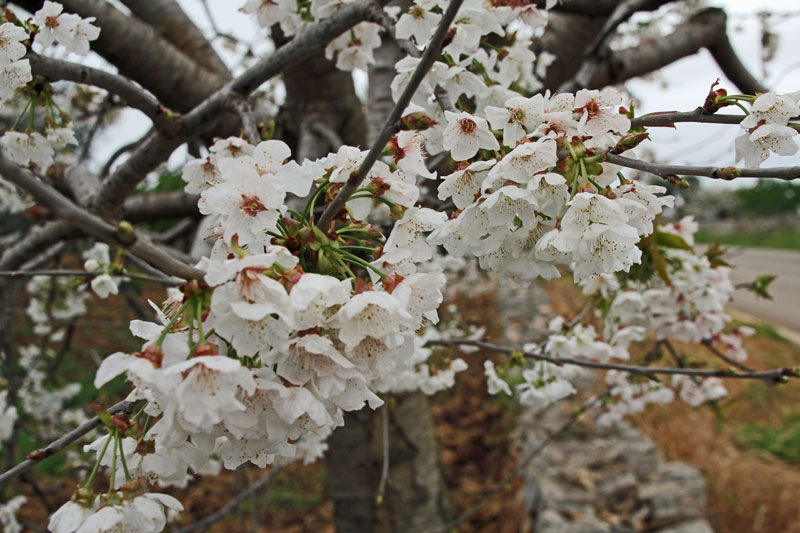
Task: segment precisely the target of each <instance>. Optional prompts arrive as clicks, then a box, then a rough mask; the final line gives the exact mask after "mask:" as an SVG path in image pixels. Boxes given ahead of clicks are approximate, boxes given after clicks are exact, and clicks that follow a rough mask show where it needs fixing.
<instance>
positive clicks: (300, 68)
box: [280, 50, 367, 160]
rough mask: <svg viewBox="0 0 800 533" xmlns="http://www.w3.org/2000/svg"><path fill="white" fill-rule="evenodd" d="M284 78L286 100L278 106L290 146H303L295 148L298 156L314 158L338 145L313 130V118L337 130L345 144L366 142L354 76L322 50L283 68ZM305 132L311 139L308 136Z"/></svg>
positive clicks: (298, 157) (332, 129)
mask: <svg viewBox="0 0 800 533" xmlns="http://www.w3.org/2000/svg"><path fill="white" fill-rule="evenodd" d="M283 81H284V83H285V84H286V103H285V105H284V107H283V109H281V114H280V117H281V125H282V130H283V136H284V138H285V140H286V142H287V143H288V144H289V145H290V146H292V147H297V148H300V147H301V145H302V150H299V149H298V151H297V159H299V160H302V159H303V158H311V159H314V158H318V157H322V156H324V155H327V154H328V152H329V151H336V149H338V146H335V147H331V146H330V143H329V142H328V141H327V140H326V139H324V138H323V137H322V136H321V135H319V134H316V133H314V132H313V130H312V129H311V124H312V123H313V122H314V121H320V122H322V123H323V124H325V125H326V126H327V127H328V128H329V129H330V130H331V131H333V132H336V133H337V134H338V136H339V137H340V138H341V140H342V142H343V143H344V144H348V145H352V146H363V145H364V144H366V141H367V132H366V123H365V120H364V113H363V110H362V108H361V102H359V100H358V97H356V93H355V88H354V86H353V77H352V76H351V74H350V73H349V72H343V71H341V70H338V69H337V68H336V66H335V65H334V64H333V62H331V61H329V60H327V59H325V56H324V54H323V52H322V50H320V51H319V52H318V53H317V54H315V55H314V56H313V57H311V58H309V59H306V60H305V61H303V62H301V63H299V64H297V65H296V66H294V67H292V68H290V69H288V70H286V72H285V73H284V75H283ZM308 136H311V137H312V139H310V140H309V139H308V138H307V137H308ZM304 137H306V138H304ZM301 152H302V153H301Z"/></svg>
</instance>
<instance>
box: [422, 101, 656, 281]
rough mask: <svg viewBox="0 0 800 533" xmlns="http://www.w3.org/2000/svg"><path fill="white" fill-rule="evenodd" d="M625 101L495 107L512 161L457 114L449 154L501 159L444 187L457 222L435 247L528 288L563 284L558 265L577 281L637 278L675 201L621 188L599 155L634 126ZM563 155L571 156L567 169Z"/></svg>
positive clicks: (481, 125) (625, 184)
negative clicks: (633, 274) (648, 242)
mask: <svg viewBox="0 0 800 533" xmlns="http://www.w3.org/2000/svg"><path fill="white" fill-rule="evenodd" d="M620 101H621V99H620V97H619V95H618V94H617V93H616V92H615V91H614V90H613V89H606V90H604V91H602V92H600V91H589V90H582V91H579V92H578V93H577V95H575V96H573V95H570V94H558V95H554V96H552V97H549V98H548V97H545V96H542V95H536V96H534V97H531V98H523V97H515V98H511V99H509V100H508V101H507V102H506V105H505V107H503V108H493V107H488V108H486V112H487V115H490V121H492V126H494V127H496V128H503V144H504V145H506V143H509V144H511V145H513V148H512V147H511V146H509V147H508V149H507V150H506V149H504V150H502V151H497V149H498V148H499V146H498V142H497V141H496V140H495V138H494V136H493V135H492V134H491V132H490V130H489V128H488V124H487V122H486V121H485V120H483V119H481V118H480V117H476V116H471V115H469V114H468V113H461V114H448V115H447V117H448V126H447V127H446V128H445V130H444V132H443V138H444V141H443V144H444V146H445V147H449V148H450V150H451V154H452V156H453V158H454V159H456V160H464V159H470V158H473V157H474V156H476V154H477V153H478V151H479V149H486V150H493V152H492V156H493V157H492V158H491V159H489V160H488V161H487V160H482V159H479V160H477V161H474V162H469V161H465V162H464V163H462V164H461V165H460V168H459V170H457V171H456V172H454V173H453V174H451V175H449V176H445V177H444V181H442V182H441V184H440V185H439V198H440V199H441V200H447V199H452V201H453V203H454V205H455V207H456V208H457V209H458V211H457V216H456V217H454V218H451V219H450V220H448V221H447V222H446V223H445V224H444V225H443V226H442V227H441V228H439V229H438V230H436V231H435V232H434V233H433V234H432V235H431V239H430V241H431V242H432V243H434V244H441V245H443V246H444V247H445V248H446V249H447V251H448V252H449V253H450V254H452V255H455V256H458V257H460V256H463V255H473V256H476V257H478V259H479V261H480V264H481V266H482V267H483V268H486V269H490V270H494V271H497V272H503V273H506V274H508V275H510V276H511V277H513V278H515V279H518V280H521V281H529V280H532V279H535V278H537V277H544V278H546V279H547V278H553V277H557V276H558V275H559V272H558V270H557V268H556V266H557V265H570V266H571V268H572V270H573V272H574V275H575V278H576V279H577V280H586V279H590V278H592V277H594V276H597V275H599V274H607V273H614V272H620V271H624V272H627V271H628V270H629V269H630V267H631V266H632V265H633V264H635V263H639V262H640V261H641V250H640V249H639V248H638V247H637V243H638V242H639V240H640V239H641V238H642V237H644V236H647V235H649V234H650V233H652V231H653V220H654V219H655V217H656V216H657V215H658V214H659V213H660V212H661V210H662V209H663V207H665V206H670V205H672V198H671V197H668V196H658V195H659V194H661V193H663V192H664V191H665V189H664V188H663V187H659V186H654V185H646V184H643V183H639V182H633V181H629V180H626V179H622V178H620V179H619V180H618V178H619V176H617V169H616V168H613V166H612V165H609V164H607V163H602V154H600V153H599V152H597V150H601V151H602V150H607V149H610V148H614V147H615V146H616V145H617V143H618V142H619V141H620V139H621V136H622V135H623V134H625V133H627V131H628V128H629V125H630V120H629V119H628V118H627V117H626V116H624V115H620V114H618V113H617V112H616V111H615V110H613V109H612V108H613V106H615V105H617V104H619V102H620ZM481 139H483V140H481ZM559 146H566V147H567V148H568V149H569V150H570V152H571V153H570V156H569V157H567V158H564V159H560V158H559V154H558V150H559Z"/></svg>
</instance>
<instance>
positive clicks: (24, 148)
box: [0, 131, 54, 171]
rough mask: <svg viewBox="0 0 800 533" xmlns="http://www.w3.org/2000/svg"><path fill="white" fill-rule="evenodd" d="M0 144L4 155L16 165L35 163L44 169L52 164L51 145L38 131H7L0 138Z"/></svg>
mask: <svg viewBox="0 0 800 533" xmlns="http://www.w3.org/2000/svg"><path fill="white" fill-rule="evenodd" d="M0 146H2V147H3V150H4V151H5V154H6V156H7V157H8V158H9V159H10V160H11V161H13V162H14V163H17V164H18V165H23V166H28V165H35V166H36V167H38V168H39V169H40V170H42V171H45V170H47V168H48V167H50V165H52V164H53V154H54V152H53V147H52V146H50V143H49V142H47V139H46V138H45V137H44V136H43V135H42V134H41V133H39V132H36V131H34V132H31V133H19V132H16V131H7V132H6V133H4V134H3V137H2V138H0Z"/></svg>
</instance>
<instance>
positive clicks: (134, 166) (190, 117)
mask: <svg viewBox="0 0 800 533" xmlns="http://www.w3.org/2000/svg"><path fill="white" fill-rule="evenodd" d="M380 1H381V2H383V1H384V0H380ZM381 6H382V3H376V2H373V1H369V0H361V1H358V2H355V3H352V4H349V5H348V6H346V7H344V8H342V9H340V10H339V11H338V12H336V14H334V15H333V16H331V17H330V18H328V19H325V20H323V21H322V22H320V23H319V24H317V25H315V26H313V27H312V28H310V29H309V30H308V31H305V32H303V33H302V34H300V35H298V36H296V37H295V38H294V39H292V40H291V41H290V42H288V43H287V44H285V45H283V46H281V47H280V48H279V49H278V50H276V51H275V52H274V53H273V54H272V55H270V56H269V57H266V58H264V59H262V60H260V61H259V62H257V63H256V64H255V65H253V66H252V67H250V68H249V69H247V70H246V71H245V72H244V73H242V74H241V75H240V76H239V77H237V78H236V79H234V80H233V81H231V82H229V83H228V84H226V85H225V86H224V87H222V88H221V89H219V90H217V91H216V92H215V93H214V94H213V95H212V96H210V97H209V98H207V99H206V100H205V101H204V102H203V103H202V104H200V105H198V106H197V107H196V108H194V109H193V110H192V111H191V112H189V113H188V114H186V115H185V116H184V117H183V120H182V128H181V131H180V132H179V133H178V134H176V135H172V136H167V135H164V134H162V133H155V134H153V135H152V136H150V137H149V138H148V139H147V140H146V141H145V142H144V143H143V144H142V145H141V146H140V147H139V148H137V149H136V150H135V151H134V152H133V153H132V154H131V156H130V157H129V158H128V159H127V160H126V161H125V162H124V163H122V164H121V165H120V166H119V167H117V169H116V170H115V171H114V172H113V173H112V174H111V175H110V176H109V177H108V179H106V181H105V182H104V183H103V186H102V187H101V189H100V191H99V193H98V194H97V195H96V197H95V198H94V200H93V202H92V206H93V209H94V210H95V211H96V212H99V213H101V214H103V215H104V216H113V214H114V210H115V206H117V205H119V200H120V199H124V198H127V197H128V196H129V195H130V193H131V192H132V191H133V190H134V189H135V188H136V185H137V184H138V183H139V182H140V181H141V180H143V179H144V178H145V176H146V175H147V173H148V172H150V171H151V170H153V169H154V168H155V167H156V166H157V165H158V164H159V163H160V162H161V161H163V160H165V159H166V158H167V157H169V154H171V153H172V151H173V150H174V149H175V148H177V147H178V146H180V145H181V144H182V143H183V142H184V141H185V140H187V139H188V138H189V137H191V136H194V135H197V134H198V133H202V132H205V131H206V130H207V128H208V126H209V125H211V124H213V123H214V121H215V120H216V119H217V118H218V116H219V113H220V112H221V111H223V110H225V109H226V108H227V106H228V105H229V104H228V102H230V99H231V98H241V97H247V96H248V95H249V94H250V93H251V92H253V91H255V90H256V89H257V88H258V87H259V86H260V85H261V84H262V83H264V82H265V81H267V80H268V79H270V78H272V77H273V76H276V75H277V74H279V73H281V72H283V71H284V70H285V69H287V68H288V67H291V66H292V65H295V64H297V63H299V62H301V61H303V60H305V59H307V58H309V57H311V56H312V55H314V54H315V53H317V52H318V50H319V49H320V48H321V47H322V46H324V45H325V44H327V43H328V42H330V41H331V40H333V39H335V38H336V37H338V36H339V35H341V34H342V33H344V32H346V31H347V30H349V29H350V28H352V27H353V26H355V25H356V24H358V23H359V22H362V21H364V20H367V19H369V18H370V17H372V16H373V13H374V11H375V10H380V9H382V7H381Z"/></svg>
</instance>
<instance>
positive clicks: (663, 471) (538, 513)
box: [497, 282, 713, 533]
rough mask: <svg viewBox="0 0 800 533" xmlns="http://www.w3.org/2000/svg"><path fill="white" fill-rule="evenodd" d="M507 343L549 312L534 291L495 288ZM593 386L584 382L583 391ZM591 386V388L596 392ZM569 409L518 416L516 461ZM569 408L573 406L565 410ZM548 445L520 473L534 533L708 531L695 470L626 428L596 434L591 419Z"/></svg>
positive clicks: (518, 340)
mask: <svg viewBox="0 0 800 533" xmlns="http://www.w3.org/2000/svg"><path fill="white" fill-rule="evenodd" d="M497 297H498V304H499V308H500V311H501V314H502V320H503V323H504V326H505V336H506V340H507V342H508V343H509V344H511V345H513V346H521V345H522V344H523V343H525V342H535V341H537V340H539V339H541V338H542V337H543V335H544V333H545V329H544V328H545V327H546V323H547V315H548V314H549V312H550V309H549V305H548V304H547V300H546V296H545V294H544V291H543V290H542V289H541V288H540V287H539V286H538V285H535V284H534V285H532V286H531V287H529V288H522V287H519V286H518V285H516V284H514V283H511V282H498V290H497ZM586 385H592V383H591V381H590V382H589V383H584V384H583V386H586ZM595 388H597V387H595ZM567 405H568V404H566V403H560V404H556V405H554V406H551V407H550V408H547V409H545V410H543V411H539V412H534V411H532V410H527V411H523V413H522V414H521V417H520V424H519V428H518V439H519V446H520V450H521V453H520V457H522V458H524V457H526V456H527V455H528V454H530V453H531V452H532V451H533V450H535V449H536V448H537V447H538V446H539V445H540V444H541V443H542V441H543V440H545V439H547V438H548V437H549V436H550V435H552V434H554V433H555V432H556V431H557V430H558V428H560V427H561V426H562V425H563V424H564V423H565V422H566V421H567V420H568V419H569V417H570V416H571V413H570V412H569V407H567ZM571 408H573V409H574V408H575V405H574V404H573V405H571ZM587 418H589V419H587V420H586V421H583V422H581V423H578V424H576V425H575V426H573V428H572V429H571V430H570V431H569V432H567V433H566V434H565V435H563V436H561V437H559V438H558V439H557V440H555V441H554V442H552V443H550V444H549V445H548V446H546V447H545V448H544V449H543V451H542V452H541V453H540V454H539V455H538V456H536V458H535V459H534V460H533V461H532V462H531V463H530V464H529V465H528V466H527V467H526V468H525V470H524V472H523V481H524V490H523V498H524V505H525V508H526V510H527V511H528V512H529V515H530V521H529V527H528V529H532V530H533V531H534V532H535V533H634V532H653V533H713V529H712V528H711V525H710V524H709V522H708V521H707V520H706V519H705V518H704V515H705V508H706V486H705V481H704V480H703V477H702V475H701V474H700V472H699V471H698V470H697V469H695V468H694V467H692V466H690V465H688V464H686V463H679V462H667V461H666V460H665V459H664V457H663V456H662V455H661V454H660V453H659V451H658V450H657V449H656V447H655V446H654V444H653V443H652V441H650V440H649V439H648V438H647V437H645V436H644V435H643V434H642V433H641V432H640V431H639V430H637V429H636V428H634V427H632V426H631V425H629V424H627V423H623V424H620V425H618V426H616V427H614V428H610V429H605V430H599V429H597V428H595V427H594V424H592V422H591V420H590V417H587Z"/></svg>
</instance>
